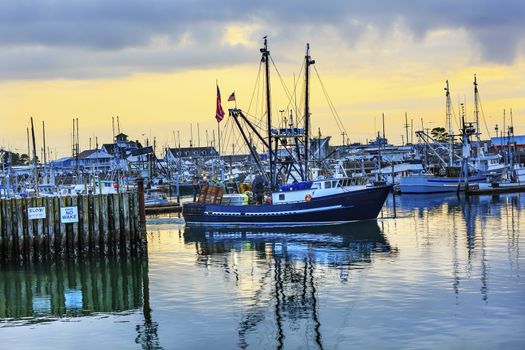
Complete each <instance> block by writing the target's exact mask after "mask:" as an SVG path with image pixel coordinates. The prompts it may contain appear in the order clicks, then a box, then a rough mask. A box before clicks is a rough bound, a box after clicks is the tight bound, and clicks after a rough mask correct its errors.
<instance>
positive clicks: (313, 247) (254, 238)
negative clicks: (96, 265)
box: [184, 221, 397, 349]
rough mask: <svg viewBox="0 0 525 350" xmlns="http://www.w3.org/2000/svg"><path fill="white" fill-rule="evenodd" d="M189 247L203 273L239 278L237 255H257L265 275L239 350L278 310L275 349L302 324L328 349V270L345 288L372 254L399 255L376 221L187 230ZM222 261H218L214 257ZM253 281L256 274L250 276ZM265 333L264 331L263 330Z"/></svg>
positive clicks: (253, 296) (250, 308)
mask: <svg viewBox="0 0 525 350" xmlns="http://www.w3.org/2000/svg"><path fill="white" fill-rule="evenodd" d="M184 241H185V243H186V244H194V245H195V248H196V251H197V263H198V265H200V266H202V267H206V268H207V267H210V266H213V265H215V266H216V267H219V268H222V269H224V271H225V273H227V274H229V273H230V271H234V273H235V276H236V281H237V282H238V280H239V276H238V274H239V272H238V270H239V269H238V268H237V266H236V264H237V263H236V262H235V260H236V259H235V255H236V253H238V252H241V251H243V252H246V251H253V252H254V253H255V254H256V263H257V264H258V265H259V267H260V268H261V269H262V271H263V272H262V273H261V274H260V276H261V277H260V278H259V280H258V281H257V287H256V289H255V291H252V294H251V298H250V300H249V302H248V303H247V306H246V309H245V310H244V312H243V318H242V320H241V321H240V323H239V327H238V335H239V343H238V345H239V347H241V348H246V347H247V346H248V340H247V337H248V335H249V333H250V332H251V333H256V331H257V327H258V326H259V325H261V324H263V323H264V322H265V321H267V318H268V317H269V314H268V312H267V310H268V309H269V308H272V306H273V308H272V309H273V321H272V322H273V324H274V326H275V339H276V347H277V348H278V349H281V348H283V347H284V342H285V340H286V333H287V330H290V329H292V330H294V329H296V328H297V327H299V324H301V322H303V324H304V328H305V333H306V334H305V336H306V337H307V338H311V339H310V340H311V341H313V343H314V344H316V345H317V347H318V348H321V349H322V348H323V341H322V340H323V339H322V332H321V331H322V325H321V321H320V317H319V306H318V291H317V288H318V286H319V285H320V284H321V283H322V281H321V279H322V276H323V274H325V273H326V268H328V269H330V270H337V271H338V272H339V279H340V281H341V282H342V283H346V282H348V280H349V274H350V271H351V270H352V269H363V268H366V267H367V266H368V265H369V264H370V263H371V260H372V255H373V254H396V253H397V252H396V250H394V249H391V247H390V245H389V244H388V242H387V240H386V239H385V237H384V235H383V233H382V232H381V230H380V228H379V226H378V224H377V222H376V221H370V222H361V223H353V224H348V225H337V226H331V227H315V228H286V229H281V230H279V229H275V228H271V229H238V230H231V229H206V228H203V227H186V229H185V231H184ZM214 255H216V256H220V257H221V258H222V259H220V260H216V259H214V258H213V256H214ZM251 274H252V275H253V274H254V273H253V272H251ZM261 327H262V326H261Z"/></svg>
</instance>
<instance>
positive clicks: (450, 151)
mask: <svg viewBox="0 0 525 350" xmlns="http://www.w3.org/2000/svg"><path fill="white" fill-rule="evenodd" d="M446 84H447V86H446V87H445V91H446V93H445V95H446V97H447V126H448V142H449V144H448V166H449V167H451V166H452V161H453V159H452V158H453V156H454V136H453V132H452V113H451V106H452V102H451V101H450V88H449V86H448V80H447V81H446Z"/></svg>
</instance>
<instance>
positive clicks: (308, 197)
mask: <svg viewBox="0 0 525 350" xmlns="http://www.w3.org/2000/svg"><path fill="white" fill-rule="evenodd" d="M304 200H305V201H307V202H309V201H311V200H312V195H311V194H309V193H308V194H307V195H306V196H304Z"/></svg>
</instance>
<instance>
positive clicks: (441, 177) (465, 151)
mask: <svg viewBox="0 0 525 350" xmlns="http://www.w3.org/2000/svg"><path fill="white" fill-rule="evenodd" d="M445 92H446V110H447V123H448V129H449V132H448V138H449V142H448V150H447V151H448V162H446V161H445V160H444V159H443V158H442V157H441V156H440V154H439V152H437V150H435V149H434V148H433V147H432V144H433V145H437V147H439V148H444V146H443V145H442V144H441V143H440V142H437V141H436V140H434V139H432V138H431V137H430V136H429V135H427V134H426V133H425V132H424V131H417V132H416V135H417V136H418V137H419V138H420V139H422V140H423V141H424V142H425V144H426V146H427V147H428V149H430V150H431V151H432V152H433V153H434V155H435V156H436V158H437V159H438V160H439V166H440V167H441V168H440V169H439V171H434V172H430V171H428V172H426V173H423V174H416V175H411V176H406V177H401V178H400V181H399V189H400V192H401V193H407V194H429V193H450V192H460V191H465V190H466V189H468V187H469V186H472V185H475V186H477V185H478V184H481V183H485V182H487V177H501V176H502V175H503V174H504V173H505V171H506V169H507V167H506V166H505V165H504V164H501V163H500V159H501V156H500V155H497V154H494V155H492V154H484V152H483V150H482V147H481V140H480V137H479V136H480V131H479V109H478V99H479V95H478V83H477V80H476V76H475V75H474V116H475V121H474V122H470V123H466V122H465V115H464V114H463V115H462V123H461V125H462V129H461V133H460V135H453V131H452V122H451V120H452V117H451V101H450V90H449V85H448V80H447V81H446V87H445ZM463 113H464V110H463ZM474 126H475V127H474ZM455 136H459V137H461V146H462V152H461V156H459V155H457V154H455V153H454V137H455ZM471 136H476V141H477V142H476V152H475V153H476V154H475V156H474V157H472V156H471V153H472V152H471V141H470V137H471ZM455 158H456V159H455Z"/></svg>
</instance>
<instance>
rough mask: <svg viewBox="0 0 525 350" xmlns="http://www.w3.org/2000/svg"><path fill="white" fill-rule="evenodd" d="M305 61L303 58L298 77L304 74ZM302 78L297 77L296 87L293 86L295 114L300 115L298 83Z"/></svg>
mask: <svg viewBox="0 0 525 350" xmlns="http://www.w3.org/2000/svg"><path fill="white" fill-rule="evenodd" d="M305 64H306V63H305V61H304V60H303V64H302V65H301V69H300V70H299V75H298V77H300V76H302V74H303V69H304V67H305ZM300 80H301V79H297V81H294V87H293V98H294V106H295V115H296V116H298V115H299V112H298V111H299V109H298V106H297V85H298V84H299V81H300ZM288 107H289V106H287V109H288Z"/></svg>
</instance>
